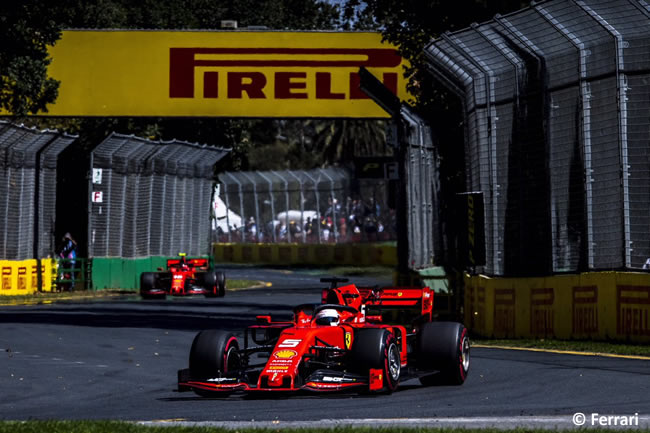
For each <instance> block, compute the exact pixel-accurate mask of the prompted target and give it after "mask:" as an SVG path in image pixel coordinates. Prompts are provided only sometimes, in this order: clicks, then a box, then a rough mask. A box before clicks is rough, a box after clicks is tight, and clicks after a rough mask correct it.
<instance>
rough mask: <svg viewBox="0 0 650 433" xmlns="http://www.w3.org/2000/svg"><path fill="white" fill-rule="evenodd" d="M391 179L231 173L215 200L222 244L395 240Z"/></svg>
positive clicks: (339, 172)
mask: <svg viewBox="0 0 650 433" xmlns="http://www.w3.org/2000/svg"><path fill="white" fill-rule="evenodd" d="M387 191H388V181H381V180H365V181H360V180H357V179H354V178H353V176H352V175H351V173H350V172H349V171H347V170H346V169H343V168H338V167H330V168H323V169H315V170H293V171H255V172H225V173H220V174H219V188H218V194H217V195H218V199H217V200H216V201H215V203H214V204H215V217H216V218H215V224H214V239H215V241H217V242H302V243H345V242H372V241H388V240H395V239H396V236H395V211H394V209H390V208H389V206H388V198H387V194H388V192H387Z"/></svg>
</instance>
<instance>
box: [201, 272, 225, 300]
mask: <svg viewBox="0 0 650 433" xmlns="http://www.w3.org/2000/svg"><path fill="white" fill-rule="evenodd" d="M201 284H202V285H203V288H204V289H205V291H206V293H205V296H206V297H208V298H214V297H220V298H222V297H224V296H225V295H226V276H225V275H224V274H223V272H217V271H216V270H214V269H208V270H207V271H206V272H205V273H204V274H203V275H202V280H201Z"/></svg>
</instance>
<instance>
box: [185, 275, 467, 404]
mask: <svg viewBox="0 0 650 433" xmlns="http://www.w3.org/2000/svg"><path fill="white" fill-rule="evenodd" d="M321 281H323V282H330V283H331V287H330V288H329V289H325V290H324V291H323V295H322V304H320V305H316V306H315V305H312V304H309V305H300V306H298V307H296V308H295V309H294V318H293V321H291V322H273V321H272V320H271V317H270V316H258V317H257V324H255V325H253V326H249V327H248V328H247V329H246V330H245V332H244V339H243V345H240V341H239V340H238V339H237V338H236V337H235V335H234V334H232V333H230V332H227V331H221V330H206V331H201V332H200V333H199V334H197V335H196V337H195V338H194V341H193V343H192V348H191V350H190V359H189V368H186V369H183V370H179V372H178V390H179V391H194V392H195V393H197V394H199V395H201V396H210V397H214V396H218V395H220V394H221V395H223V394H228V393H231V392H234V391H244V392H255V391H265V392H269V391H301V390H305V391H342V390H351V389H356V390H358V391H362V392H367V391H370V392H392V391H393V390H395V389H396V388H397V386H398V384H399V382H400V380H405V379H407V378H411V377H417V378H419V379H420V382H421V383H422V384H424V385H429V384H433V383H447V384H456V385H460V384H462V383H463V382H464V381H465V378H466V377H467V373H468V370H469V338H468V335H467V330H466V329H465V327H464V326H463V325H462V324H460V323H456V322H432V321H431V319H432V308H433V296H434V292H433V291H432V290H430V289H429V288H428V287H426V288H420V287H384V288H381V289H373V288H363V287H356V286H355V285H354V284H349V285H345V286H342V287H337V283H339V282H347V280H345V279H336V278H335V279H322V280H321Z"/></svg>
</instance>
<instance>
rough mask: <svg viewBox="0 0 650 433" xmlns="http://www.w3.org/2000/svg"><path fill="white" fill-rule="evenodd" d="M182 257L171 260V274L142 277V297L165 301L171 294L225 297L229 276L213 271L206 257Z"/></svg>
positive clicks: (147, 274) (168, 261) (158, 273)
mask: <svg viewBox="0 0 650 433" xmlns="http://www.w3.org/2000/svg"><path fill="white" fill-rule="evenodd" d="M179 256H180V257H179V258H178V259H169V260H167V271H161V272H143V273H142V274H141V275H140V296H142V297H143V298H145V299H152V298H165V296H167V295H173V296H189V295H205V296H206V297H216V296H225V294H226V276H225V275H224V273H223V272H219V271H217V270H215V269H213V268H210V267H209V262H208V259H206V258H187V257H185V254H179Z"/></svg>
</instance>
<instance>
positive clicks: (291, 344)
mask: <svg viewBox="0 0 650 433" xmlns="http://www.w3.org/2000/svg"><path fill="white" fill-rule="evenodd" d="M301 341H302V340H294V339H291V338H287V339H286V340H284V341H283V342H282V343H280V344H278V347H296V346H298V345H299V344H300V342H301Z"/></svg>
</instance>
